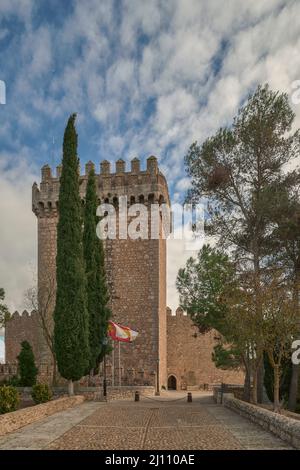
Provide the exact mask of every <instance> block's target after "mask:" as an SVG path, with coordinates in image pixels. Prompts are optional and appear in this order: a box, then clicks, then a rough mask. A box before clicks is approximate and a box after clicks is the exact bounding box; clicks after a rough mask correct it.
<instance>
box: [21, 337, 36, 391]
mask: <svg viewBox="0 0 300 470" xmlns="http://www.w3.org/2000/svg"><path fill="white" fill-rule="evenodd" d="M17 359H18V373H19V376H20V385H21V386H22V387H32V386H33V385H35V383H36V378H37V374H38V369H37V367H36V365H35V361H34V355H33V351H32V347H31V345H30V344H29V343H28V341H23V342H22V343H21V351H20V354H19V355H18V358H17Z"/></svg>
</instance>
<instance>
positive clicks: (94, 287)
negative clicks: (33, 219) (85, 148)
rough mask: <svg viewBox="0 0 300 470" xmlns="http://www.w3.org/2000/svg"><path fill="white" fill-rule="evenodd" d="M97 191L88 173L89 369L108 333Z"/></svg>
mask: <svg viewBox="0 0 300 470" xmlns="http://www.w3.org/2000/svg"><path fill="white" fill-rule="evenodd" d="M96 210H97V192H96V179H95V173H94V170H93V169H92V170H91V171H90V173H89V177H88V183H87V190H86V202H85V214H84V215H85V216H84V235H83V246H84V257H85V266H86V275H87V286H88V287H87V298H88V313H89V346H90V360H89V369H88V370H89V372H90V371H92V370H93V369H95V368H96V366H97V364H98V362H99V359H100V357H101V356H102V355H101V352H102V350H103V339H104V337H105V336H106V332H107V319H108V318H107V316H108V315H109V310H108V308H107V306H106V304H107V302H108V294H107V288H106V279H105V267H104V250H103V242H102V240H100V239H99V238H98V237H97V234H96V226H97V218H96Z"/></svg>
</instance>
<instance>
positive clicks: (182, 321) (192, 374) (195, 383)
mask: <svg viewBox="0 0 300 470" xmlns="http://www.w3.org/2000/svg"><path fill="white" fill-rule="evenodd" d="M216 336H218V333H217V332H216V331H215V330H211V331H209V332H208V333H205V334H201V333H199V330H198V328H197V327H196V326H193V322H192V321H191V319H190V317H188V316H187V315H185V314H184V312H183V311H182V310H181V309H180V308H178V309H177V310H176V315H172V312H171V310H170V309H167V363H168V377H170V376H171V375H172V376H174V377H175V378H176V382H177V390H180V389H185V388H187V387H195V388H199V386H203V385H204V384H214V383H221V382H224V383H230V384H243V383H244V372H243V371H242V370H239V371H235V370H221V369H218V368H217V367H216V366H215V364H214V362H213V360H212V352H213V347H214V346H215V344H216V343H217V341H216V339H215V337H216Z"/></svg>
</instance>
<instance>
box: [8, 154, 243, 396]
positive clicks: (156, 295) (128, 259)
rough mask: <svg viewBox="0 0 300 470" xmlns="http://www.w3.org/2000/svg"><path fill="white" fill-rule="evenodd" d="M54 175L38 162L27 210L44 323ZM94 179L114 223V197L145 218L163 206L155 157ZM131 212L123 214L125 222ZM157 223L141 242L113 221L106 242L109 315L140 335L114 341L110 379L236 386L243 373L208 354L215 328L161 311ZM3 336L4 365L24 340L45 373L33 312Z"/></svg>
mask: <svg viewBox="0 0 300 470" xmlns="http://www.w3.org/2000/svg"><path fill="white" fill-rule="evenodd" d="M91 168H94V164H93V163H92V162H88V163H87V164H86V166H85V174H84V175H82V176H80V196H81V199H82V205H83V207H84V200H85V192H86V185H87V178H88V174H89V171H90V170H91ZM60 175H61V166H58V167H57V170H56V176H53V175H52V172H51V168H50V167H49V166H48V165H45V166H44V167H43V168H42V181H41V183H40V186H38V185H37V184H36V183H34V184H33V188H32V210H33V212H34V213H35V214H36V217H37V229H38V301H39V307H40V309H42V310H41V311H42V312H43V315H44V317H45V311H46V317H47V319H48V324H50V325H51V322H52V314H53V310H54V304H55V285H56V280H55V276H56V230H57V221H58V197H59V184H60V183H59V178H60ZM96 178H97V190H98V202H99V204H100V203H111V204H113V205H114V206H115V209H116V214H117V221H118V220H119V213H118V202H119V199H118V198H119V197H120V196H127V204H128V209H129V210H130V207H131V206H132V205H133V204H134V203H142V204H145V205H146V207H147V208H148V209H149V210H148V221H149V223H150V222H151V216H152V215H151V210H150V206H151V205H152V204H157V206H158V207H161V204H162V203H165V204H166V205H167V206H169V205H170V200H169V194H168V186H167V181H166V179H165V177H164V175H163V174H162V173H161V172H160V170H159V168H158V164H157V159H156V157H154V156H151V157H149V158H148V159H147V167H146V169H145V170H141V169H140V161H139V160H138V159H137V158H135V159H133V160H132V161H131V170H130V171H126V168H125V162H124V161H123V160H118V161H117V162H116V171H115V172H114V173H112V172H111V169H110V163H109V162H108V161H103V162H101V164H100V173H99V174H97V175H96ZM133 217H134V216H133V215H131V217H130V216H129V217H128V221H127V224H129V223H130V222H131V220H132V218H133ZM157 222H158V233H159V236H158V237H157V239H151V238H150V229H149V233H148V239H143V240H142V239H141V238H138V239H136V240H133V239H130V238H127V239H122V238H121V237H120V236H119V226H118V223H117V237H116V239H115V240H106V242H105V253H106V271H107V281H108V287H109V291H110V307H111V310H112V315H113V320H114V321H116V322H118V323H120V324H121V325H124V326H130V327H131V328H132V329H134V330H136V331H138V332H139V335H138V337H137V339H136V340H135V341H134V342H133V343H121V344H120V356H121V357H120V359H121V360H120V361H119V350H118V345H116V346H115V351H114V354H112V355H111V356H110V357H109V358H108V361H107V375H108V379H109V384H112V385H119V378H120V376H121V379H122V384H123V385H132V384H137V385H157V372H158V377H159V381H158V385H159V387H160V388H161V387H165V388H166V387H167V386H168V379H169V382H170V383H169V387H170V388H172V386H173V385H174V383H175V387H176V388H177V389H180V388H184V387H193V386H196V387H197V386H199V385H201V384H206V383H208V384H212V383H218V382H221V381H227V382H231V383H242V381H243V374H242V372H228V371H220V370H219V369H216V367H215V366H214V364H213V362H212V359H211V353H212V350H213V345H214V344H215V340H214V332H210V333H209V334H207V335H201V334H199V332H197V329H196V327H193V325H192V323H191V321H190V320H189V318H187V317H186V316H184V315H183V314H182V312H181V311H180V309H178V310H177V312H176V315H175V316H172V315H171V312H170V309H167V307H166V240H165V239H164V238H163V237H162V216H161V214H160V216H159V218H158V220H157ZM149 227H150V224H149ZM5 337H6V338H5V348H6V361H7V362H8V363H11V364H12V363H15V362H16V357H17V355H18V353H19V350H20V342H21V341H23V340H24V339H27V340H28V341H29V342H30V343H31V344H32V345H33V350H34V353H35V357H36V359H37V362H38V364H42V365H43V368H44V369H47V370H48V367H47V364H50V363H51V353H50V351H49V349H48V347H47V344H46V341H45V339H44V335H43V331H42V329H41V328H39V326H38V324H37V319H36V313H34V314H33V315H29V314H28V313H27V312H24V313H23V315H19V314H18V313H17V312H16V313H15V314H14V315H13V317H12V319H11V321H10V322H9V323H8V325H7V328H6V333H5ZM119 364H120V366H121V367H120V369H119ZM49 370H50V368H49ZM0 375H1V374H0ZM170 376H172V377H171V379H170ZM171 382H172V383H171ZM171 385H172V386H171Z"/></svg>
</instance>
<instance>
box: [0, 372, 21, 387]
mask: <svg viewBox="0 0 300 470" xmlns="http://www.w3.org/2000/svg"><path fill="white" fill-rule="evenodd" d="M1 385H11V386H12V387H19V385H20V379H19V377H18V376H17V375H14V376H13V377H11V378H9V379H3V380H1V381H0V386H1Z"/></svg>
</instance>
